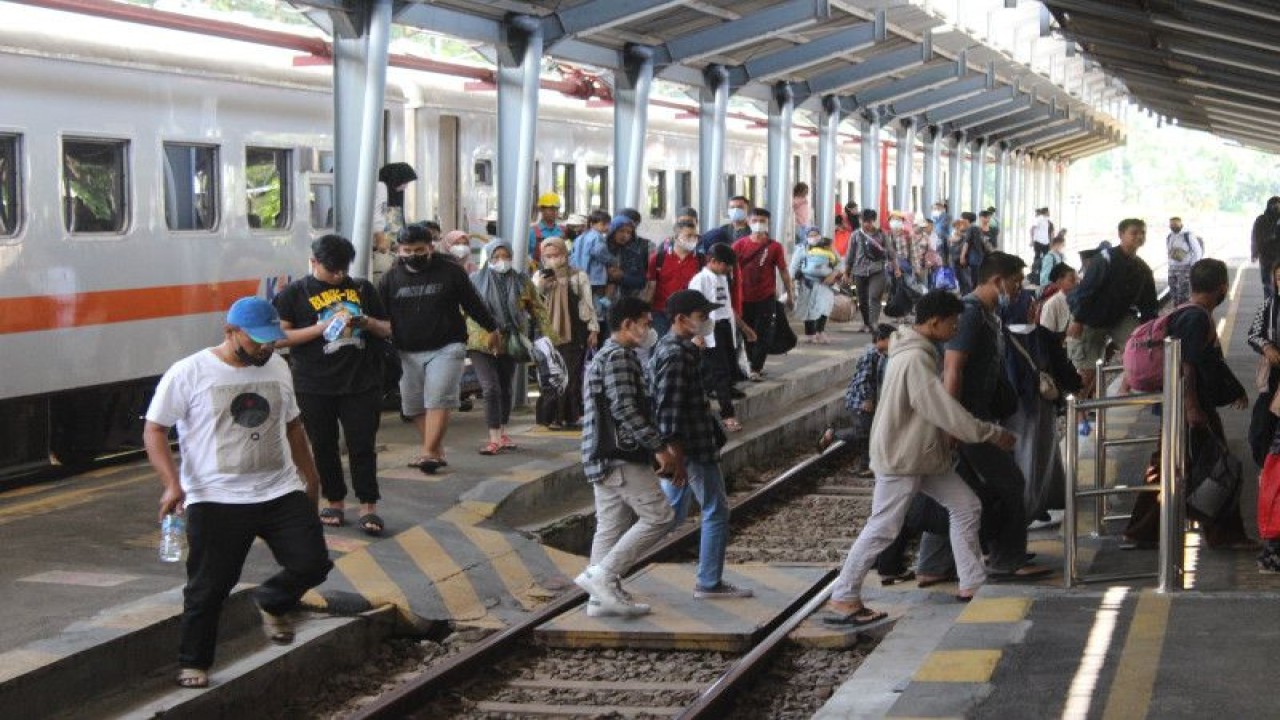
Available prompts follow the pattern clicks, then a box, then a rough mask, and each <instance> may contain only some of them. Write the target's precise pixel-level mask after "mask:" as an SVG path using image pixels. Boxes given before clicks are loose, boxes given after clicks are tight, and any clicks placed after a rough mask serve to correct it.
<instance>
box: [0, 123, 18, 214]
mask: <svg viewBox="0 0 1280 720" xmlns="http://www.w3.org/2000/svg"><path fill="white" fill-rule="evenodd" d="M20 191H21V186H20V185H18V136H17V135H0V237H13V236H14V235H17V234H18V225H19V223H21V222H22V213H21V211H20V207H19V205H20V202H21V193H20Z"/></svg>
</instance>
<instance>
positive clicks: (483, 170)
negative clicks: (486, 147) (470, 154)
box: [471, 158, 493, 185]
mask: <svg viewBox="0 0 1280 720" xmlns="http://www.w3.org/2000/svg"><path fill="white" fill-rule="evenodd" d="M471 172H472V173H473V174H474V176H475V177H474V182H475V184H476V185H493V161H492V160H489V159H488V158H485V159H481V160H477V161H476V164H475V166H474V167H473V168H472V171H471Z"/></svg>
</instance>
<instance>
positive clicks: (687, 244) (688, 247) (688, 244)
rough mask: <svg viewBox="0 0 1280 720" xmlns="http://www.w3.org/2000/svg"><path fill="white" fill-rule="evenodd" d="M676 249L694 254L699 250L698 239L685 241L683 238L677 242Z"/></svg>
mask: <svg viewBox="0 0 1280 720" xmlns="http://www.w3.org/2000/svg"><path fill="white" fill-rule="evenodd" d="M676 247H678V248H680V249H681V250H684V251H685V252H693V251H694V250H697V249H698V239H697V238H694V239H692V240H685V239H683V238H681V239H679V240H677V241H676Z"/></svg>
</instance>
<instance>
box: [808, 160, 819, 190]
mask: <svg viewBox="0 0 1280 720" xmlns="http://www.w3.org/2000/svg"><path fill="white" fill-rule="evenodd" d="M809 181H810V182H809V184H810V185H817V184H818V156H817V155H810V156H809ZM809 190H811V191H812V190H813V188H812V187H810V188H809Z"/></svg>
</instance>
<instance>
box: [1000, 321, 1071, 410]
mask: <svg viewBox="0 0 1280 720" xmlns="http://www.w3.org/2000/svg"><path fill="white" fill-rule="evenodd" d="M1005 337H1007V338H1009V342H1011V343H1013V347H1014V349H1015V350H1017V351H1018V354H1019V355H1021V356H1022V357H1024V358H1026V360H1027V363H1028V364H1029V365H1031V369H1033V370H1035V371H1036V373H1037V375H1038V381H1037V385H1036V390H1037V391H1039V393H1040V397H1042V398H1044V399H1045V400H1048V401H1049V402H1053V401H1055V400H1057V399H1058V398H1060V397H1062V392H1061V391H1060V390H1058V383H1057V382H1055V381H1054V379H1053V376H1052V375H1050V374H1049V373H1048V372H1045V370H1044V369H1043V368H1041V367H1040V364H1039V363H1037V362H1036V361H1035V360H1033V359H1032V357H1031V353H1029V352H1027V349H1026V348H1025V347H1023V346H1022V343H1020V342H1018V339H1017V338H1015V337H1014V336H1013V333H1005Z"/></svg>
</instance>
